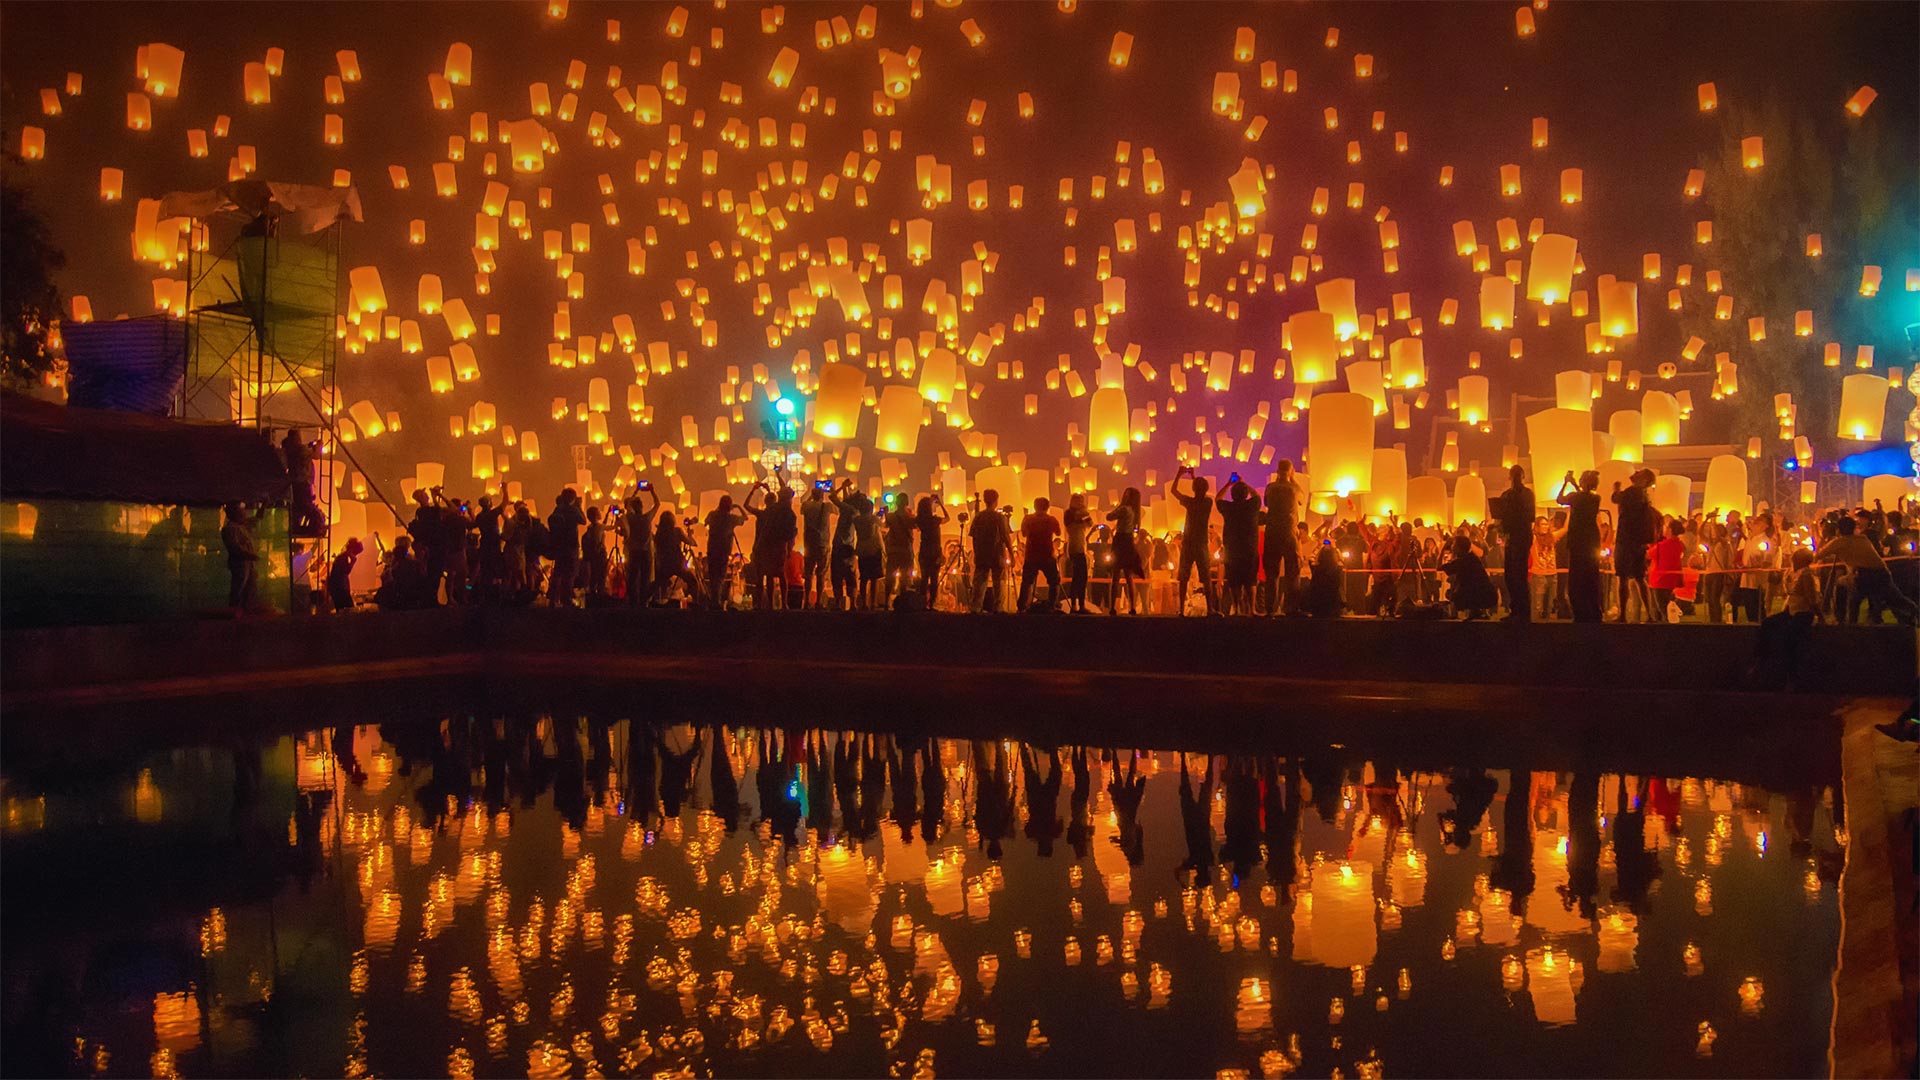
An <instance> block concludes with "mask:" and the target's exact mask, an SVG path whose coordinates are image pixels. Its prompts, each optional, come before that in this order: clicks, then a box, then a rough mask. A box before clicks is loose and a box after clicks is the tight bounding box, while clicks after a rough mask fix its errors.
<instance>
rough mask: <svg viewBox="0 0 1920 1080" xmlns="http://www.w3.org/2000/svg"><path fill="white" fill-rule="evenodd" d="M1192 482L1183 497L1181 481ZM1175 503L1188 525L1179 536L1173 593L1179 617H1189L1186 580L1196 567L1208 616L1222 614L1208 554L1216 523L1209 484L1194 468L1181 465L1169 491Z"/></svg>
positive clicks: (1211, 563) (1211, 562)
mask: <svg viewBox="0 0 1920 1080" xmlns="http://www.w3.org/2000/svg"><path fill="white" fill-rule="evenodd" d="M1183 479H1184V480H1187V481H1189V484H1190V486H1189V489H1188V493H1187V494H1184V495H1183V494H1181V493H1180V481H1181V480H1183ZM1169 494H1171V495H1172V496H1173V497H1174V499H1176V500H1177V501H1178V502H1179V503H1180V505H1181V506H1182V507H1184V508H1186V511H1187V521H1186V525H1185V527H1184V528H1183V529H1182V530H1181V533H1180V563H1179V569H1178V570H1176V571H1175V573H1174V581H1175V582H1176V583H1177V585H1176V587H1175V590H1174V593H1175V600H1176V602H1177V603H1178V605H1179V606H1178V609H1177V610H1178V611H1179V613H1180V614H1182V615H1185V614H1186V613H1187V578H1188V577H1189V576H1190V575H1192V573H1193V571H1194V569H1195V568H1196V567H1198V568H1199V570H1200V591H1201V592H1202V593H1204V594H1205V595H1206V598H1207V614H1209V615H1216V614H1219V611H1220V604H1219V601H1218V600H1217V599H1215V598H1214V595H1213V560H1212V558H1210V557H1209V553H1208V551H1207V529H1208V526H1209V525H1210V524H1211V522H1212V520H1213V500H1212V499H1211V498H1209V497H1208V496H1207V481H1206V479H1205V478H1203V477H1202V476H1200V474H1198V473H1196V472H1194V471H1193V466H1191V465H1182V466H1180V471H1179V472H1176V473H1174V475H1173V484H1172V486H1171V488H1170V489H1169Z"/></svg>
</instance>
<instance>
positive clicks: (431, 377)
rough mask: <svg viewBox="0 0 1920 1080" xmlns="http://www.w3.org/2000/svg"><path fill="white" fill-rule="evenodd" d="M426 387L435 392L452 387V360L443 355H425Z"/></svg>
mask: <svg viewBox="0 0 1920 1080" xmlns="http://www.w3.org/2000/svg"><path fill="white" fill-rule="evenodd" d="M427 388H428V389H429V390H432V391H433V392H434V393H436V394H445V393H448V392H449V391H451V390H452V389H453V362H452V361H451V360H449V359H447V358H446V357H444V356H429V357H427Z"/></svg>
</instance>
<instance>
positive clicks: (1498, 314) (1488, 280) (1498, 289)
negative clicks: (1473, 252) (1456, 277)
mask: <svg viewBox="0 0 1920 1080" xmlns="http://www.w3.org/2000/svg"><path fill="white" fill-rule="evenodd" d="M1513 292H1514V289H1513V282H1512V281H1511V280H1509V279H1507V278H1504V277H1483V278H1481V279H1480V325H1481V326H1483V327H1485V328H1486V329H1488V330H1504V329H1506V328H1507V327H1509V326H1512V325H1513Z"/></svg>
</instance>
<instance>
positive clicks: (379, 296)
mask: <svg viewBox="0 0 1920 1080" xmlns="http://www.w3.org/2000/svg"><path fill="white" fill-rule="evenodd" d="M347 284H348V285H349V286H350V287H351V288H352V290H353V295H354V297H355V299H356V300H358V301H359V305H360V310H361V311H362V312H364V313H366V314H369V315H371V314H375V313H378V312H381V311H385V310H386V309H387V289H386V286H385V285H383V284H381V282H380V268H379V267H377V266H356V267H354V268H353V269H351V270H349V271H347Z"/></svg>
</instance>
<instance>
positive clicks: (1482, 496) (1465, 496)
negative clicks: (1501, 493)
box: [1453, 473, 1487, 525]
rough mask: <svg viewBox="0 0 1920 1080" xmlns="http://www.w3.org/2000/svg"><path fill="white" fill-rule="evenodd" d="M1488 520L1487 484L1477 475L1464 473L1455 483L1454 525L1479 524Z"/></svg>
mask: <svg viewBox="0 0 1920 1080" xmlns="http://www.w3.org/2000/svg"><path fill="white" fill-rule="evenodd" d="M1485 520H1487V483H1486V481H1484V480H1482V479H1481V478H1480V477H1479V476H1478V475H1477V474H1474V473H1462V474H1461V476H1460V479H1458V480H1455V481H1454V482H1453V522H1454V524H1456V525H1458V524H1463V523H1472V524H1478V523H1480V522H1482V521H1485Z"/></svg>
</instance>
